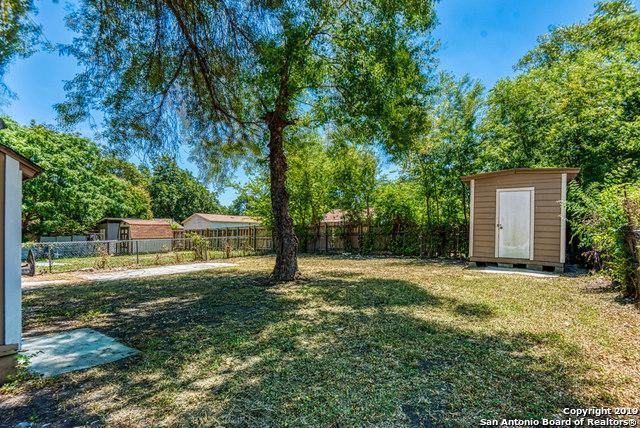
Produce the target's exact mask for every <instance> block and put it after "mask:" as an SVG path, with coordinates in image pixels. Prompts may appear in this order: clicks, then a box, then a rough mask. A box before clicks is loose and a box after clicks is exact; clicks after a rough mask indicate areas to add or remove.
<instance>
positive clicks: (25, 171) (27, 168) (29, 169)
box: [0, 144, 42, 180]
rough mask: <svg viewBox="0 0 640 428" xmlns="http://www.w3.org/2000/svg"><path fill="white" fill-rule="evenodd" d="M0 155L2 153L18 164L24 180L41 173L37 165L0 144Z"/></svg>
mask: <svg viewBox="0 0 640 428" xmlns="http://www.w3.org/2000/svg"><path fill="white" fill-rule="evenodd" d="M0 153H4V154H5V155H7V156H10V157H12V158H14V159H15V160H17V161H18V162H19V163H20V169H21V170H22V177H23V179H24V180H28V179H30V178H33V177H35V176H36V175H38V174H40V173H41V172H42V168H40V167H39V166H38V165H36V164H35V163H33V162H31V161H30V160H29V159H27V158H26V157H24V156H22V155H21V154H20V153H18V152H16V151H15V150H13V149H11V148H10V147H7V146H5V145H4V144H0Z"/></svg>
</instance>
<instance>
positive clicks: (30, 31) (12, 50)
mask: <svg viewBox="0 0 640 428" xmlns="http://www.w3.org/2000/svg"><path fill="white" fill-rule="evenodd" d="M35 11H36V9H35V6H34V4H33V1H32V0H3V1H2V2H0V96H1V95H6V94H11V93H10V92H9V90H8V88H7V87H6V86H5V85H4V83H3V82H2V78H3V77H4V74H5V72H6V68H7V66H8V65H9V63H10V62H11V61H13V60H14V59H15V58H16V57H25V56H28V55H29V54H31V53H32V52H33V50H34V47H35V45H36V43H37V40H38V35H39V34H40V27H39V26H38V25H36V24H35V23H34V22H33V20H32V19H31V18H30V15H32V14H34V13H35ZM3 92H4V94H3Z"/></svg>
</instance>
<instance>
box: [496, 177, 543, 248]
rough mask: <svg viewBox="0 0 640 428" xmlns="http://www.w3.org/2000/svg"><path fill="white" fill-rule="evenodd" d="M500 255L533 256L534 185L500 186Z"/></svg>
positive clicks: (498, 237) (498, 239)
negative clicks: (511, 187)
mask: <svg viewBox="0 0 640 428" xmlns="http://www.w3.org/2000/svg"><path fill="white" fill-rule="evenodd" d="M496 202H497V207H496V208H497V213H498V215H497V217H498V222H497V224H496V257H505V258H511V259H533V210H532V207H533V206H534V191H533V188H524V189H498V191H497V195H496Z"/></svg>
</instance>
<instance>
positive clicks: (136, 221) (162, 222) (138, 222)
mask: <svg viewBox="0 0 640 428" xmlns="http://www.w3.org/2000/svg"><path fill="white" fill-rule="evenodd" d="M104 222H118V223H126V224H128V225H130V226H166V225H171V224H173V223H176V222H175V221H173V220H171V219H170V218H155V219H152V220H143V219H140V218H118V217H107V218H103V219H102V220H100V221H99V222H98V223H104ZM176 224H178V223H176Z"/></svg>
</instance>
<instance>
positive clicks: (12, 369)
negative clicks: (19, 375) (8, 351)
mask: <svg viewBox="0 0 640 428" xmlns="http://www.w3.org/2000/svg"><path fill="white" fill-rule="evenodd" d="M17 355H18V354H12V355H5V356H2V357H0V385H3V384H4V383H6V382H7V380H8V377H9V376H12V375H14V374H15V373H16V367H17V365H18V360H17V359H16V356H17Z"/></svg>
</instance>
